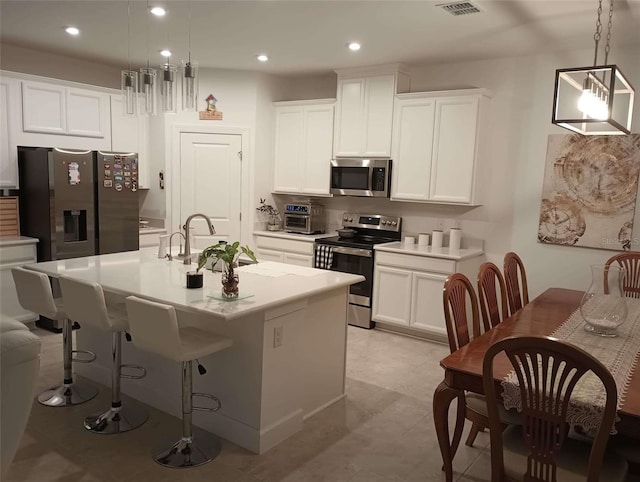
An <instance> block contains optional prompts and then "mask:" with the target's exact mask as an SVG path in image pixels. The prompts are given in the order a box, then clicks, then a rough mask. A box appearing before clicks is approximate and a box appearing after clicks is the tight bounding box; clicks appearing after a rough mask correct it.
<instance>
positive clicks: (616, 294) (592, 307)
mask: <svg viewBox="0 0 640 482" xmlns="http://www.w3.org/2000/svg"><path fill="white" fill-rule="evenodd" d="M624 277H625V270H624V268H622V267H620V266H605V265H593V266H591V285H590V286H589V289H588V290H587V291H586V292H585V294H584V296H583V297H582V301H581V302H580V314H581V315H582V318H584V321H585V327H584V329H585V330H586V331H588V332H590V333H593V334H595V335H600V336H608V337H613V336H617V329H618V327H619V326H620V325H621V324H622V323H624V322H625V321H626V319H627V303H626V301H625V298H624V289H623V287H624Z"/></svg>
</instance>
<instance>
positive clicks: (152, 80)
mask: <svg viewBox="0 0 640 482" xmlns="http://www.w3.org/2000/svg"><path fill="white" fill-rule="evenodd" d="M146 13H147V67H146V68H144V67H142V68H141V69H140V76H141V77H142V85H141V86H140V87H141V94H142V108H143V112H144V113H145V114H146V115H155V114H156V75H157V74H156V69H152V68H151V67H149V0H147V12H146Z"/></svg>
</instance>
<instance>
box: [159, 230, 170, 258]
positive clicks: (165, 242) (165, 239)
mask: <svg viewBox="0 0 640 482" xmlns="http://www.w3.org/2000/svg"><path fill="white" fill-rule="evenodd" d="M159 239H160V243H159V244H158V258H164V257H166V256H167V251H168V249H169V235H168V234H164V235H162V236H160V238H159Z"/></svg>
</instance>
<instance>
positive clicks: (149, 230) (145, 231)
mask: <svg viewBox="0 0 640 482" xmlns="http://www.w3.org/2000/svg"><path fill="white" fill-rule="evenodd" d="M139 231H140V234H156V233H162V234H166V233H167V230H166V229H165V228H140V229H139Z"/></svg>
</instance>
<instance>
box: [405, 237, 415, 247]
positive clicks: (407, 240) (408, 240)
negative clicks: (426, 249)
mask: <svg viewBox="0 0 640 482" xmlns="http://www.w3.org/2000/svg"><path fill="white" fill-rule="evenodd" d="M415 242H416V238H415V237H414V236H405V237H404V244H406V245H412V244H415Z"/></svg>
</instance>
